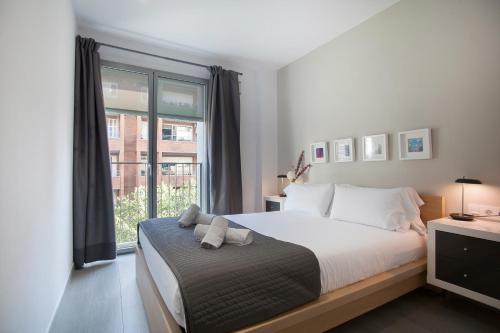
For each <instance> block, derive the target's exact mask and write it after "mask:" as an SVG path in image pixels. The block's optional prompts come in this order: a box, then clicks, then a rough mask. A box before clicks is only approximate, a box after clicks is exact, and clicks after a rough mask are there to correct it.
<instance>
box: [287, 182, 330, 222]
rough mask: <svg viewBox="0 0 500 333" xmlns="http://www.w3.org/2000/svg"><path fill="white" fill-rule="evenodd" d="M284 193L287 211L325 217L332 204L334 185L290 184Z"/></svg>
mask: <svg viewBox="0 0 500 333" xmlns="http://www.w3.org/2000/svg"><path fill="white" fill-rule="evenodd" d="M284 192H285V193H286V200H285V209H284V210H285V211H296V212H303V213H307V214H310V215H311V216H325V215H326V212H327V210H328V207H329V206H330V203H331V202H332V196H333V184H290V185H288V186H287V187H286V188H285V189H284Z"/></svg>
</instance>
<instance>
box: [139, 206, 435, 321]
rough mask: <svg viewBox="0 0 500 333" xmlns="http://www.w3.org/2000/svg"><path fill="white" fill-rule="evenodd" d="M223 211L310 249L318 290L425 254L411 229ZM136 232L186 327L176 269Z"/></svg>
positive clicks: (421, 239)
mask: <svg viewBox="0 0 500 333" xmlns="http://www.w3.org/2000/svg"><path fill="white" fill-rule="evenodd" d="M226 217H227V218H229V219H230V220H232V221H234V222H236V223H238V224H241V225H242V226H245V227H247V228H250V229H252V230H255V231H256V232H258V233H261V234H263V235H266V236H270V237H274V238H276V239H279V240H282V241H287V242H291V243H295V244H298V245H302V246H304V247H306V248H308V249H310V250H311V251H312V252H313V253H314V254H315V255H316V257H317V258H318V261H319V265H320V271H321V292H322V293H327V292H329V291H332V290H334V289H338V288H341V287H344V286H346V285H348V284H351V283H354V282H357V281H360V280H363V279H365V278H367V277H370V276H373V275H376V274H378V273H382V272H384V271H387V270H390V269H393V268H395V267H398V266H401V265H403V264H406V263H408V262H411V261H414V260H417V259H419V258H422V257H423V256H425V254H426V252H425V251H426V239H425V238H424V237H422V236H419V235H418V234H417V233H416V232H415V231H413V230H409V231H406V232H395V231H388V230H383V229H378V228H375V227H369V226H365V225H362V224H355V223H348V222H342V221H338V220H332V219H330V218H325V217H311V216H308V215H305V214H302V213H296V212H269V213H256V214H241V215H231V216H226ZM193 237H194V236H193ZM139 238H140V241H141V245H142V248H143V251H144V256H145V257H146V262H147V264H148V267H149V270H150V271H151V275H152V276H153V279H154V281H155V283H156V285H157V287H158V290H159V291H160V294H161V295H162V298H163V300H164V301H165V304H166V305H167V308H168V309H169V311H170V313H172V315H173V317H174V318H175V320H176V321H177V323H178V324H179V325H180V326H182V327H185V326H186V325H185V317H184V307H183V304H182V298H181V295H180V291H179V285H178V283H177V280H176V278H175V276H174V274H173V273H172V271H171V270H170V268H169V267H168V265H167V264H166V263H165V261H164V260H163V259H162V258H161V256H160V255H159V254H158V253H157V252H156V250H155V249H154V248H153V247H152V246H151V244H150V243H149V241H148V239H147V238H146V237H145V236H144V234H143V233H142V231H140V232H139ZM249 246H252V245H249Z"/></svg>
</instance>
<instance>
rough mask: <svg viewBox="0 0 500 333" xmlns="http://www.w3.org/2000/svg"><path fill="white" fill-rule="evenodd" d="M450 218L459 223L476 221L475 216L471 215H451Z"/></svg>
mask: <svg viewBox="0 0 500 333" xmlns="http://www.w3.org/2000/svg"><path fill="white" fill-rule="evenodd" d="M450 217H451V218H452V219H454V220H459V221H474V215H470V214H460V213H451V214H450Z"/></svg>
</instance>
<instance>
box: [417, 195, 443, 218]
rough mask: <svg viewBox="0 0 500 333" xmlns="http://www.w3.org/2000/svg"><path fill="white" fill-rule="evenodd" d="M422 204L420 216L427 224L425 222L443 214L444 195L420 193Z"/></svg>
mask: <svg viewBox="0 0 500 333" xmlns="http://www.w3.org/2000/svg"><path fill="white" fill-rule="evenodd" d="M420 197H421V198H422V200H423V201H424V205H423V206H421V207H420V218H421V219H422V221H423V222H424V224H425V225H427V222H429V221H431V220H435V219H439V218H442V217H444V216H445V202H444V197H442V196H438V195H425V194H420Z"/></svg>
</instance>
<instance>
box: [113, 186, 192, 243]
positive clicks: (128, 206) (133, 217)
mask: <svg viewBox="0 0 500 333" xmlns="http://www.w3.org/2000/svg"><path fill="white" fill-rule="evenodd" d="M197 190H198V188H197V186H196V183H191V184H185V185H184V186H180V187H175V186H171V185H169V184H164V183H162V184H160V185H158V186H157V215H158V217H175V216H179V215H180V214H181V213H182V211H183V210H184V209H186V208H187V207H188V206H189V205H190V204H192V203H196V202H197V196H198V192H197ZM147 198H148V194H147V189H146V187H145V186H139V187H136V188H135V189H134V191H133V192H131V193H129V194H127V195H124V196H120V197H117V198H116V201H115V229H116V242H117V243H118V244H119V243H126V242H132V241H135V240H136V237H137V223H139V222H141V221H143V220H145V219H147V218H148V206H147Z"/></svg>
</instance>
